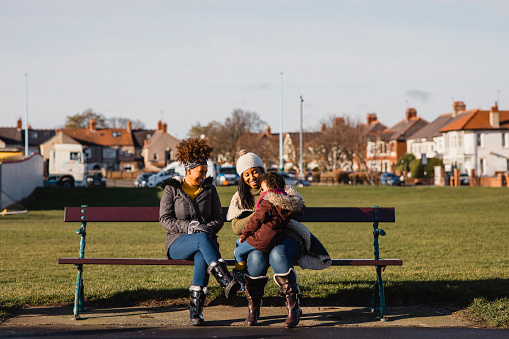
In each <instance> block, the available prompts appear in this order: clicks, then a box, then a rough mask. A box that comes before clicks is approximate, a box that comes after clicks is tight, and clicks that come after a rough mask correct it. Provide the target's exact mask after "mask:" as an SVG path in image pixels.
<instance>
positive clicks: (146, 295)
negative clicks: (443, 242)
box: [87, 279, 509, 308]
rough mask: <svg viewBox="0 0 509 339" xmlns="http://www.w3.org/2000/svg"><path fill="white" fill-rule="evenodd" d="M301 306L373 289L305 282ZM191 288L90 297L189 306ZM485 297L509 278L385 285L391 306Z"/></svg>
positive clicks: (268, 299) (508, 286)
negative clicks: (319, 291) (322, 290)
mask: <svg viewBox="0 0 509 339" xmlns="http://www.w3.org/2000/svg"><path fill="white" fill-rule="evenodd" d="M301 290H302V293H301V295H300V297H301V305H302V306H310V307H311V306H351V307H359V306H366V307H368V306H370V305H371V298H372V297H371V296H372V290H371V289H370V288H367V287H360V288H354V289H349V290H342V291H340V292H339V293H334V294H329V295H327V296H325V297H322V296H320V297H311V296H309V295H308V293H307V292H308V291H307V288H306V286H301ZM189 295H190V294H189V291H188V289H187V288H181V289H156V290H150V289H140V290H135V291H124V292H120V293H117V294H114V295H113V296H112V297H110V298H107V299H95V300H91V301H88V302H87V303H92V304H93V305H95V306H98V305H101V306H109V307H113V306H116V307H128V306H137V305H172V306H186V305H188V304H189ZM480 297H484V298H486V299H487V300H490V301H491V300H496V299H499V298H504V297H509V280H507V279H489V280H473V281H419V282H416V281H406V282H396V283H394V282H392V283H391V284H389V285H388V286H386V288H385V298H386V305H387V306H388V307H390V306H430V307H450V308H465V307H467V306H469V305H470V304H471V303H472V301H473V300H474V299H475V298H480ZM207 304H209V305H233V306H245V305H246V304H247V302H246V298H245V295H244V293H238V294H237V296H235V297H234V298H233V300H230V301H227V300H226V298H225V297H224V295H223V293H222V290H221V289H220V288H219V287H218V286H213V287H211V294H210V296H209V297H208V298H207ZM263 304H264V305H266V306H281V305H283V298H282V297H280V296H278V295H277V296H276V295H273V294H270V295H267V294H266V295H265V296H264V298H263Z"/></svg>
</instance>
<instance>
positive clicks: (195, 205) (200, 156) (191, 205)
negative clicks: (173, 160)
mask: <svg viewBox="0 0 509 339" xmlns="http://www.w3.org/2000/svg"><path fill="white" fill-rule="evenodd" d="M212 151H213V148H212V147H211V146H210V145H209V144H208V143H207V142H206V141H205V140H202V139H199V138H190V139H187V140H183V141H182V142H180V143H179V144H178V145H177V160H178V161H180V162H181V163H183V164H184V166H185V169H186V176H185V178H183V179H181V178H180V177H178V178H171V179H168V180H165V181H164V182H163V183H162V186H163V187H164V191H163V195H162V197H161V204H160V210H159V221H160V223H161V225H162V226H163V228H164V229H165V230H167V231H168V232H167V236H166V253H167V256H168V258H170V259H183V260H194V272H193V280H192V285H191V286H190V287H189V290H190V291H191V306H190V318H189V319H190V323H191V325H202V324H203V323H204V320H203V314H202V310H203V305H204V303H205V297H206V295H207V294H208V287H207V285H208V280H209V274H212V275H213V276H214V277H215V278H216V279H217V281H218V282H219V284H220V285H221V287H222V288H223V290H224V293H225V295H226V298H227V299H228V298H230V297H231V296H233V295H234V294H235V293H236V292H237V290H238V289H239V287H240V286H239V283H238V282H237V281H235V280H233V279H232V278H231V276H230V273H229V272H228V269H227V267H226V263H225V261H224V260H223V259H222V258H221V254H220V253H219V245H218V243H217V235H216V234H217V232H219V230H220V229H221V227H223V223H224V220H223V213H222V209H221V202H220V201H219V196H218V194H217V191H216V188H215V186H214V185H213V184H212V181H213V179H212V178H211V177H208V178H205V176H206V174H207V159H208V158H209V157H210V155H211V154H212Z"/></svg>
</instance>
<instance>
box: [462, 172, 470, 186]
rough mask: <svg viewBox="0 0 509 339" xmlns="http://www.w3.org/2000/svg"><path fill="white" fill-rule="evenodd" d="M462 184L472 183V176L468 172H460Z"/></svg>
mask: <svg viewBox="0 0 509 339" xmlns="http://www.w3.org/2000/svg"><path fill="white" fill-rule="evenodd" d="M460 184H461V185H468V186H469V185H470V177H469V176H468V174H460Z"/></svg>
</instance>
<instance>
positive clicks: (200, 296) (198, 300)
mask: <svg viewBox="0 0 509 339" xmlns="http://www.w3.org/2000/svg"><path fill="white" fill-rule="evenodd" d="M189 291H191V306H190V308H189V323H190V324H191V325H193V326H199V325H203V324H204V323H205V320H203V305H204V304H205V298H206V296H207V294H209V288H208V287H201V286H197V285H191V286H189Z"/></svg>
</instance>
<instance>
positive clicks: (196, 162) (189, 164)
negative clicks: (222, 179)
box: [184, 158, 207, 172]
mask: <svg viewBox="0 0 509 339" xmlns="http://www.w3.org/2000/svg"><path fill="white" fill-rule="evenodd" d="M206 164H207V158H201V159H192V160H189V161H187V162H186V163H185V164H184V167H185V169H186V172H187V170H190V169H192V168H195V167H198V166H200V165H206Z"/></svg>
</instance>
